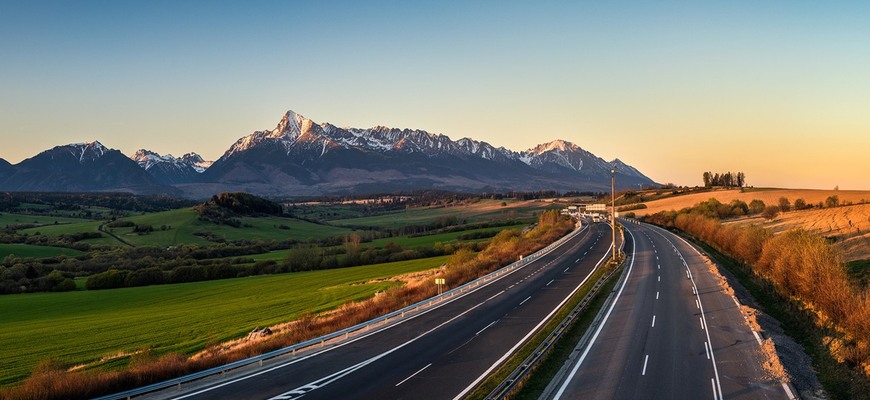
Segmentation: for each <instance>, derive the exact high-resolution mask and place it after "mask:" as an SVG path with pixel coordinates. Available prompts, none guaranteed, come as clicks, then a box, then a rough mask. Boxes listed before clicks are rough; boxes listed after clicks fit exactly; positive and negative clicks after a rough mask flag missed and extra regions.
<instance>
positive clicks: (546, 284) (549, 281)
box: [544, 279, 555, 286]
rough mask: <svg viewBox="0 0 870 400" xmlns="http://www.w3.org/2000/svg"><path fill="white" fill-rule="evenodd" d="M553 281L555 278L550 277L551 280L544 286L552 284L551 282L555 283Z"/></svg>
mask: <svg viewBox="0 0 870 400" xmlns="http://www.w3.org/2000/svg"><path fill="white" fill-rule="evenodd" d="M553 281H555V279H550V281H549V282H547V284H546V285H544V286H550V284H551V283H553Z"/></svg>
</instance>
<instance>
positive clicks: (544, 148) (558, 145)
mask: <svg viewBox="0 0 870 400" xmlns="http://www.w3.org/2000/svg"><path fill="white" fill-rule="evenodd" d="M548 151H562V152H574V151H583V149H582V148H580V146H577V145H576V144H574V143H571V142H568V141H565V140H562V139H557V140H554V141H552V142H549V143H543V144H539V145H537V146H535V147H534V148H531V149H529V150H528V152H529V153H532V154H543V153H546V152H548Z"/></svg>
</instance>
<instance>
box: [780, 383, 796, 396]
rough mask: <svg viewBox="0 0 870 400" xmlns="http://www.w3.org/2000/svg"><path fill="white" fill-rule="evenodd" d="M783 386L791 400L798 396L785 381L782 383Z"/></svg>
mask: <svg viewBox="0 0 870 400" xmlns="http://www.w3.org/2000/svg"><path fill="white" fill-rule="evenodd" d="M782 388H783V390H785V394H786V395H787V396H788V398H789V400H791V399H796V398H797V397H796V396H795V395H794V393H792V392H791V389H789V387H788V385H787V384H786V383H785V382H783V383H782Z"/></svg>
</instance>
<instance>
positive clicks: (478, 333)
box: [474, 299, 528, 336]
mask: <svg viewBox="0 0 870 400" xmlns="http://www.w3.org/2000/svg"><path fill="white" fill-rule="evenodd" d="M526 300H528V299H526ZM496 322H498V320H495V321H492V322H490V323H489V325H487V326H484V327H483V329H481V330H479V331H477V333H475V334H474V336H478V335H480V334H481V332H483V331H485V330H486V329H487V328H489V327H490V326H493V325H495V323H496Z"/></svg>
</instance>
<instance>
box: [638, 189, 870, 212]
mask: <svg viewBox="0 0 870 400" xmlns="http://www.w3.org/2000/svg"><path fill="white" fill-rule="evenodd" d="M833 195H836V196H838V197H839V198H840V203H844V202H852V203H860V202H861V201H862V200H867V201H870V190H810V189H771V190H747V191H746V192H742V193H741V192H740V190H736V189H735V190H717V191H713V192H704V193H694V194H688V195H685V196H677V197H669V198H666V199H661V200H655V201H650V202H647V203H644V204H646V206H647V208H645V209H642V210H635V211H634V213H635V215H637V216H642V215H649V214H655V213H657V212H659V211H669V210H676V211H679V210H681V209H683V208H687V207H692V206H694V205H695V204H698V203H700V202H702V201H704V200H708V199H710V198H711V197H713V198H716V199H717V200H719V201H720V202H722V203H729V202H730V201H731V200H734V199H739V200H743V201H745V202H746V203H749V202H750V201H752V200H755V199H758V200H761V201H763V202H764V204H767V205H775V204H776V203H777V202H778V201H779V198H780V197H785V198H787V199H788V200H789V201H790V202H792V203H794V201H795V200H796V199H799V198H800V199H804V200H805V201H806V202H807V204H818V203H819V202H824V201H825V199H827V198H828V197H829V196H833Z"/></svg>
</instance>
